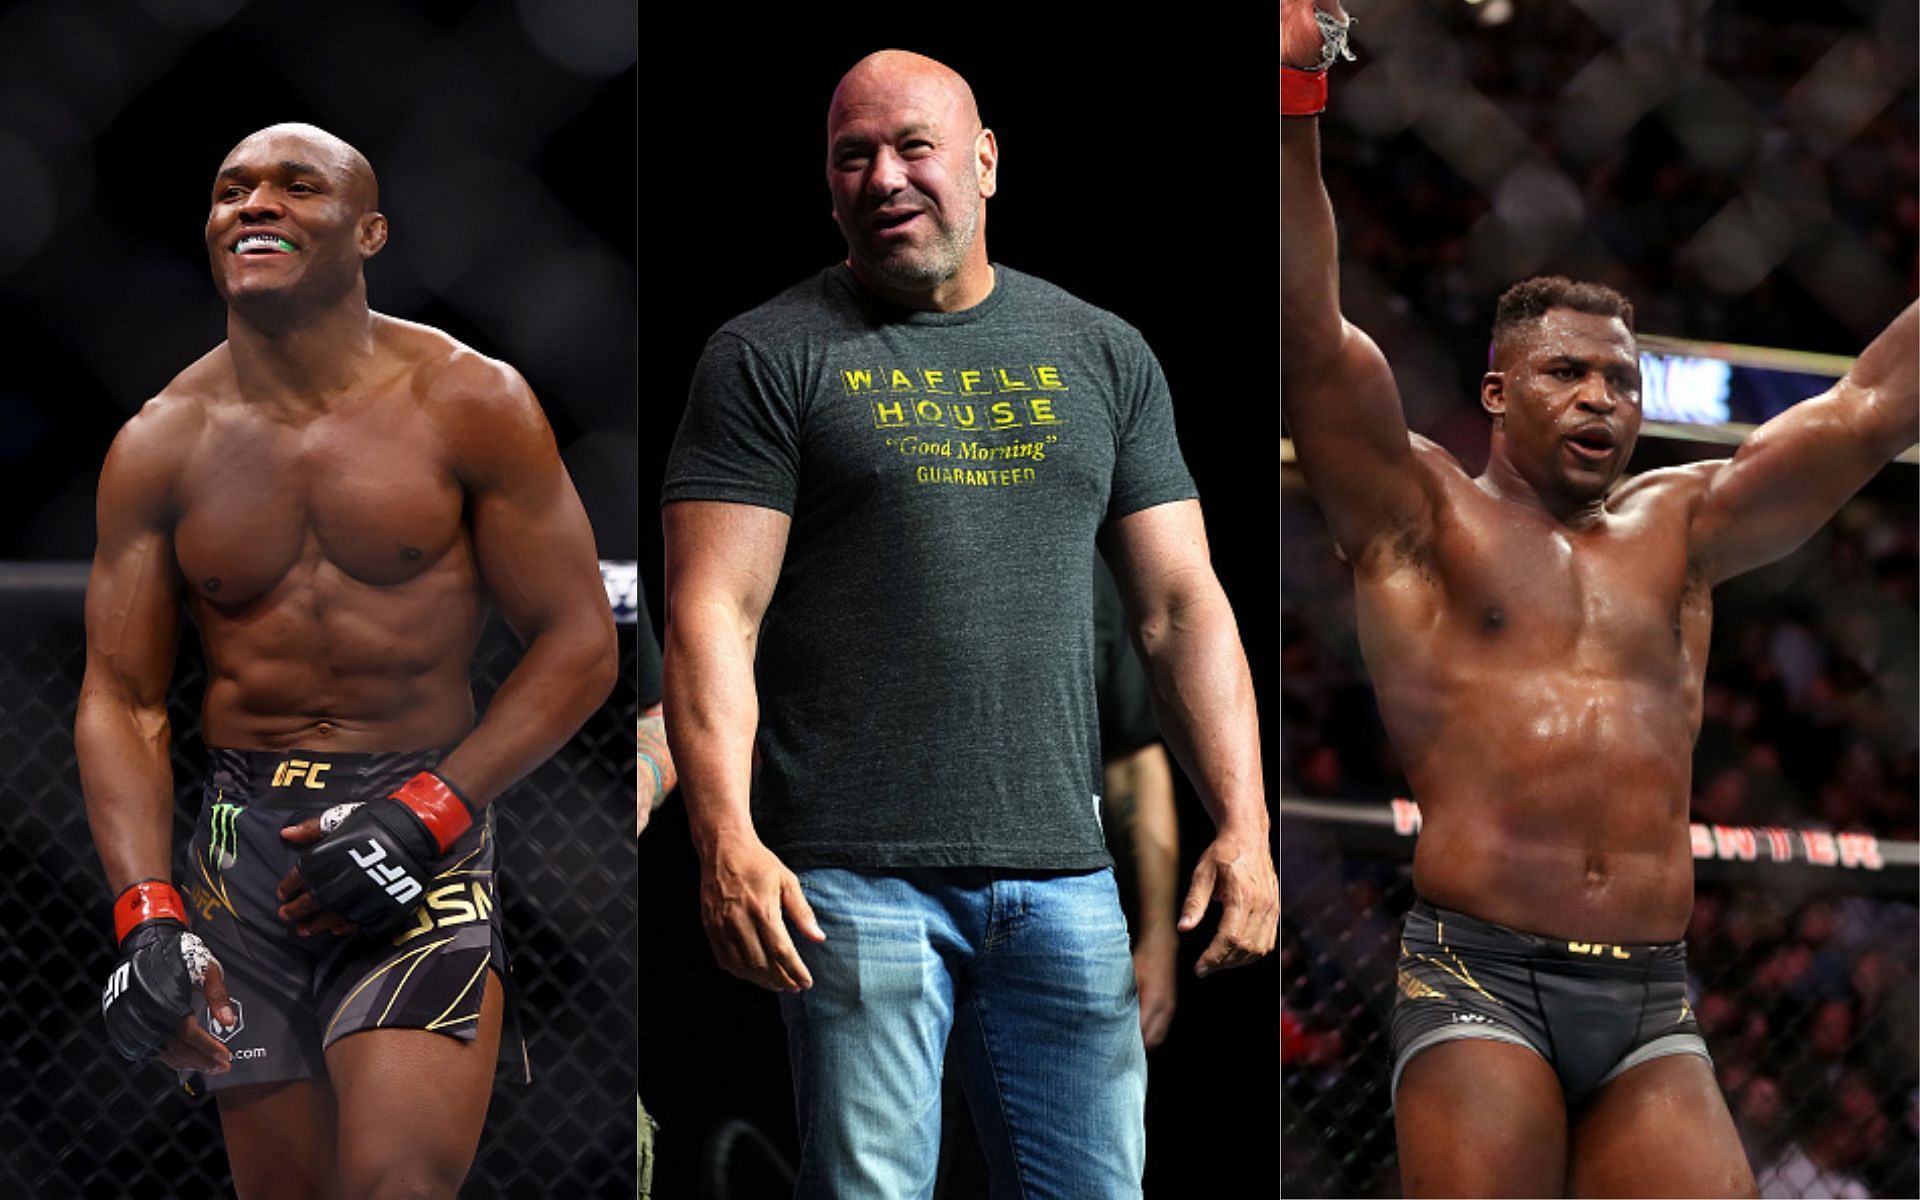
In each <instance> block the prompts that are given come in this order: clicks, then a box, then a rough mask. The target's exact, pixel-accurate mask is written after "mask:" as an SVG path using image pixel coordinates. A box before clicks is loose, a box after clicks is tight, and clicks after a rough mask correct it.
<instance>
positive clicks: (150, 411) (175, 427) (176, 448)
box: [100, 343, 232, 507]
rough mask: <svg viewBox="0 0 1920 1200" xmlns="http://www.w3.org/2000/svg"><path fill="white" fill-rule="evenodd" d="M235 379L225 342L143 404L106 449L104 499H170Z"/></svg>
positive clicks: (135, 502) (139, 502) (148, 502)
mask: <svg viewBox="0 0 1920 1200" xmlns="http://www.w3.org/2000/svg"><path fill="white" fill-rule="evenodd" d="M231 379H232V372H231V369H230V368H229V366H228V363H227V357H226V346H225V344H224V343H223V344H222V345H220V346H218V347H216V348H215V349H213V350H211V351H209V352H208V353H207V354H206V355H204V356H203V357H201V358H200V359H199V360H198V361H197V362H195V363H194V364H193V365H192V366H189V367H188V368H187V369H186V370H184V371H182V372H180V374H178V375H176V376H174V377H173V379H171V380H170V381H168V383H167V386H166V387H164V388H162V389H160V391H159V392H158V393H157V394H156V395H154V396H153V397H152V398H151V399H149V400H147V401H146V402H145V403H144V404H142V405H141V406H140V409H139V411H138V412H136V413H134V414H133V416H132V417H130V418H128V420H127V423H126V424H125V425H122V426H121V427H120V432H119V433H118V434H116V435H115V436H114V439H113V445H112V447H111V448H110V449H109V450H108V451H107V459H106V462H105V464H104V465H103V466H102V468H101V476H100V488H101V500H102V503H103V504H109V505H112V504H120V505H130V506H154V507H158V506H161V505H164V504H165V503H168V502H170V499H171V495H172V489H173V485H174V482H175V480H176V479H178V477H179V474H180V471H181V470H182V469H183V468H184V467H185V465H186V462H187V460H188V458H189V457H190V455H191V454H192V452H193V448H194V447H195V446H196V445H197V444H198V443H199V441H200V438H201V437H202V435H203V434H204V433H205V431H206V429H207V426H208V423H209V420H210V417H211V414H212V412H213V410H214V409H215V407H217V406H218V405H219V404H220V403H221V401H222V400H223V399H225V398H227V397H228V396H230V395H231V392H232V388H231Z"/></svg>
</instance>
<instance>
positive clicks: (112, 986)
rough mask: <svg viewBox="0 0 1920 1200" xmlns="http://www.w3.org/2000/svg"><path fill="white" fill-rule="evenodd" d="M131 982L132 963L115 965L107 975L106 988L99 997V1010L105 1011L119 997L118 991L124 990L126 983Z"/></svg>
mask: <svg viewBox="0 0 1920 1200" xmlns="http://www.w3.org/2000/svg"><path fill="white" fill-rule="evenodd" d="M131 982H133V964H132V963H121V964H120V965H119V966H118V967H115V968H114V970H113V974H111V975H109V976H107V990H106V991H105V992H104V993H103V994H102V995H101V997H100V1011H101V1012H105V1011H107V1009H108V1008H110V1007H112V1006H113V1002H114V1001H115V1000H118V999H119V998H120V993H121V992H124V991H126V990H127V985H128V984H129V983H131Z"/></svg>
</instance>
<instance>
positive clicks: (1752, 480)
mask: <svg viewBox="0 0 1920 1200" xmlns="http://www.w3.org/2000/svg"><path fill="white" fill-rule="evenodd" d="M1917 394H1920V304H1910V305H1908V306H1907V308H1906V309H1905V311H1903V312H1902V313H1901V314H1900V315H1899V316H1897V317H1895V318H1894V319H1893V323H1892V324H1890V325H1888V326H1887V328H1886V329H1885V330H1883V331H1882V332H1881V334H1880V336H1878V337H1876V338H1875V339H1874V340H1873V342H1872V343H1871V344H1870V345H1868V347H1867V348H1866V350H1865V351H1864V352H1863V353H1862V354H1861V355H1860V357H1859V358H1858V359H1857V360H1856V361H1855V362H1854V364H1853V369H1852V370H1851V371H1849V372H1847V375H1846V378H1844V379H1842V380H1840V381H1839V382H1838V383H1836V384H1834V386H1833V387H1832V388H1831V389H1830V390H1828V391H1827V392H1825V393H1823V394H1822V395H1819V396H1815V397H1813V398H1812V399H1810V400H1804V401H1802V402H1800V403H1799V404H1796V405H1794V406H1793V407H1792V408H1789V409H1788V410H1787V411H1785V412H1783V413H1781V414H1780V415H1779V416H1777V417H1775V418H1774V419H1773V420H1771V421H1768V422H1767V423H1766V424H1765V425H1762V426H1761V427H1760V428H1759V429H1757V430H1755V431H1754V433H1753V436H1752V437H1749V438H1748V439H1747V440H1746V442H1745V443H1744V444H1743V445H1742V446H1741V447H1740V450H1739V452H1738V453H1736V454H1735V455H1734V456H1733V458H1732V459H1731V460H1730V461H1728V462H1725V463H1719V464H1715V465H1714V468H1713V473H1712V475H1711V477H1710V479H1709V482H1708V485H1707V490H1706V494H1705V496H1704V497H1703V498H1702V500H1701V503H1700V505H1699V507H1698V509H1697V510H1696V511H1695V513H1694V517H1693V522H1692V528H1691V533H1690V548H1691V551H1692V553H1693V556H1694V557H1695V558H1696V559H1697V560H1698V561H1699V562H1701V563H1702V565H1703V567H1704V569H1705V571H1706V574H1707V577H1708V579H1709V580H1710V581H1711V582H1713V583H1719V582H1720V581H1722V580H1724V579H1728V578H1731V577H1732V576H1734V575H1738V574H1739V573H1741V572H1742V571H1748V570H1752V569H1753V568H1755V567H1759V566H1763V565H1765V564H1766V563H1770V562H1772V561H1774V560H1775V559H1778V558H1782V557H1784V556H1786V555H1787V554H1789V553H1791V552H1792V551H1793V550H1794V549H1795V548H1796V547H1798V546H1799V545H1800V544H1801V543H1802V542H1804V541H1806V540H1807V539H1808V538H1809V537H1812V536H1813V534H1814V532H1815V531H1816V530H1818V529H1819V528H1820V527H1821V526H1822V525H1824V524H1825V523H1826V522H1827V521H1828V520H1829V519H1831V518H1832V516H1833V514H1834V513H1836V512H1838V511H1839V510H1840V506H1841V505H1842V504H1844V503H1846V501H1847V498H1848V497H1849V496H1851V495H1853V494H1854V493H1855V492H1856V491H1859V490H1860V488H1861V487H1863V486H1864V485H1865V484H1866V482H1867V481H1868V480H1869V479H1872V478H1873V476H1874V474H1875V473H1876V472H1878V471H1879V470H1880V468H1881V467H1883V466H1885V465H1886V464H1887V462H1888V461H1889V460H1890V459H1892V458H1893V456H1894V455H1896V454H1898V453H1900V452H1901V451H1902V450H1905V449H1906V448H1907V447H1908V446H1911V445H1913V444H1914V441H1915V438H1916V436H1920V427H1917V426H1916V422H1920V403H1917V401H1916V395H1917Z"/></svg>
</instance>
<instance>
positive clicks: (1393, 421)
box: [1281, 324, 1430, 560]
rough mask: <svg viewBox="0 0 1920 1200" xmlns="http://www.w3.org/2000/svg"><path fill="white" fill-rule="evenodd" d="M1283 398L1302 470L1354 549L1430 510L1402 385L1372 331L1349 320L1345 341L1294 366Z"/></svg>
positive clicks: (1346, 545) (1355, 553) (1340, 536)
mask: <svg viewBox="0 0 1920 1200" xmlns="http://www.w3.org/2000/svg"><path fill="white" fill-rule="evenodd" d="M1281 406H1282V409H1283V411H1284V413H1285V415H1286V420H1287V430H1288V433H1289V434H1290V435H1291V437H1292V439H1293V446H1294V452H1295V456H1296V458H1297V459H1298V461H1299V464H1300V469H1301V472H1302V473H1303V474H1304V475H1305V476H1306V479H1307V484H1308V486H1309V487H1310V488H1312V490H1313V494H1314V498H1315V499H1316V500H1317V501H1318V502H1319V504H1320V506H1321V508H1322V509H1323V510H1324V511H1325V513H1326V516H1327V521H1328V523H1329V524H1330V525H1331V526H1332V527H1333V533H1334V537H1335V538H1336V539H1337V540H1338V541H1339V543H1340V546H1341V548H1342V549H1344V550H1346V551H1347V553H1348V555H1349V556H1351V557H1353V558H1354V559H1356V560H1357V559H1358V558H1359V557H1360V555H1361V554H1362V553H1363V552H1364V550H1365V549H1366V547H1367V546H1369V545H1371V544H1372V543H1373V542H1374V541H1375V540H1376V539H1378V538H1380V537H1382V536H1383V535H1387V534H1390V533H1394V532H1397V531H1400V530H1404V529H1405V528H1407V527H1408V526H1409V525H1418V524H1420V523H1422V522H1424V521H1426V520H1428V519H1429V518H1430V513H1429V506H1428V504H1427V499H1426V493H1425V491H1424V489H1423V488H1422V486H1421V483H1420V476H1419V471H1418V467H1417V464H1416V462H1415V459H1414V453H1413V444H1412V439H1411V437H1410V435H1409V434H1408V431H1407V422H1406V417H1405V415H1404V414H1403V413H1402V411H1401V407H1400V389H1399V386H1398V385H1397V384H1396V383H1395V382H1394V379H1393V371H1392V368H1390V367H1389V366H1388V365H1387V360H1386V356H1385V355H1383V354H1382V353H1381V352H1380V348H1379V346H1377V345H1375V344H1374V341H1373V339H1372V338H1370V337H1368V336H1367V335H1366V333H1364V332H1362V331H1361V330H1360V329H1359V328H1357V327H1355V326H1353V325H1350V324H1343V325H1342V334H1341V337H1340V339H1339V344H1338V345H1336V346H1332V347H1328V348H1327V350H1326V352H1325V353H1323V354H1317V355H1314V356H1313V357H1312V359H1311V360H1310V361H1309V362H1308V363H1305V364H1300V365H1298V366H1297V367H1295V368H1286V369H1285V370H1284V375H1283V383H1282V395H1281Z"/></svg>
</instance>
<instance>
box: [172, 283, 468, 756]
mask: <svg viewBox="0 0 1920 1200" xmlns="http://www.w3.org/2000/svg"><path fill="white" fill-rule="evenodd" d="M376 321H377V322H378V324H377V326H376V342H377V349H378V353H377V356H376V359H375V366H374V367H373V369H371V370H369V371H367V372H365V373H364V374H363V376H362V378H361V380H360V381H359V383H358V384H357V385H356V386H355V387H353V388H350V389H348V390H347V391H346V392H345V393H344V394H341V395H337V396H328V397H324V398H320V397H316V398H314V399H313V402H312V403H311V404H308V403H304V402H303V403H298V404H292V405H280V404H263V403H260V402H257V401H254V400H250V399H249V398H248V397H246V396H244V395H242V394H240V389H239V387H238V385H237V384H236V383H235V381H234V373H233V370H232V366H231V362H230V360H229V359H228V358H227V355H226V348H225V347H224V346H223V347H221V348H219V349H216V350H215V351H214V352H213V353H211V354H209V355H208V356H207V357H206V358H205V359H203V360H201V362H199V363H197V364H195V365H194V366H193V367H192V368H189V370H188V371H187V372H185V373H184V374H182V376H181V377H180V379H179V380H176V381H175V383H174V385H173V386H172V387H170V388H169V393H170V394H171V395H172V396H173V397H175V398H178V399H183V400H185V401H187V402H188V403H192V404H197V405H198V406H199V409H200V411H199V414H198V416H199V418H200V419H199V420H198V421H197V422H195V423H194V428H193V433H192V436H191V437H189V438H187V439H185V440H186V444H185V445H183V446H181V447H180V455H179V458H178V462H179V464H180V470H179V471H178V474H177V475H176V476H175V482H174V485H173V512H174V520H173V528H172V535H173V536H172V548H173V553H174V557H175V562H176V564H177V566H178V569H179V571H180V574H181V577H182V580H183V588H184V590H185V592H186V594H187V596H188V597H189V604H190V607H191V611H192V614H193V617H194V620H195V623H196V624H197V625H198V626H199V629H200V636H201V640H202V643H203V645H204V647H205V650H206V657H207V666H208V682H207V691H206V701H205V705H204V708H203V712H202V727H203V734H204V739H205V741H206V742H207V744H209V745H213V746H224V747H232V748H239V749H278V748H283V747H287V746H294V745H302V746H309V747H326V748H332V749H338V750H342V751H375V750H407V749H423V748H429V747H434V746H441V745H446V744H448V743H450V742H453V741H456V740H458V738H460V737H461V736H462V735H464V734H465V733H466V731H467V730H468V729H469V728H471V726H472V724H473V720H474V709H473V696H472V690H471V685H470V683H469V675H468V671H469V665H470V662H471V659H472V654H473V649H474V645H475V642H476V641H477V639H478V636H479V631H480V627H481V625H482V623H483V621H484V619H485V616H486V608H485V603H484V600H483V597H482V593H481V588H480V580H479V572H478V568H477V566H476V562H475V558H474V553H473V546H472V542H471V539H470V536H469V530H468V527H467V524H466V521H465V519H464V516H463V513H464V507H465V495H464V491H463V488H462V486H461V484H460V481H459V476H458V464H457V463H456V462H455V461H453V459H454V452H453V450H452V448H451V446H452V442H451V440H450V439H449V436H448V428H447V423H448V421H450V420H457V419H458V415H457V413H455V412H452V411H450V406H449V405H448V404H447V402H446V399H445V396H444V392H445V391H446V388H445V387H444V383H445V380H446V379H447V378H448V376H449V373H450V372H455V371H458V370H460V369H461V366H460V363H461V360H462V357H463V356H464V357H465V358H466V359H472V358H475V357H476V356H474V355H473V354H472V352H471V351H467V350H464V349H463V348H461V347H459V346H458V344H457V343H455V342H453V341H452V340H451V339H449V338H447V337H445V336H444V335H442V334H440V333H438V332H436V331H434V330H430V329H426V328H424V327H420V326H413V325H408V324H406V323H404V322H398V321H392V320H388V319H386V318H376Z"/></svg>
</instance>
